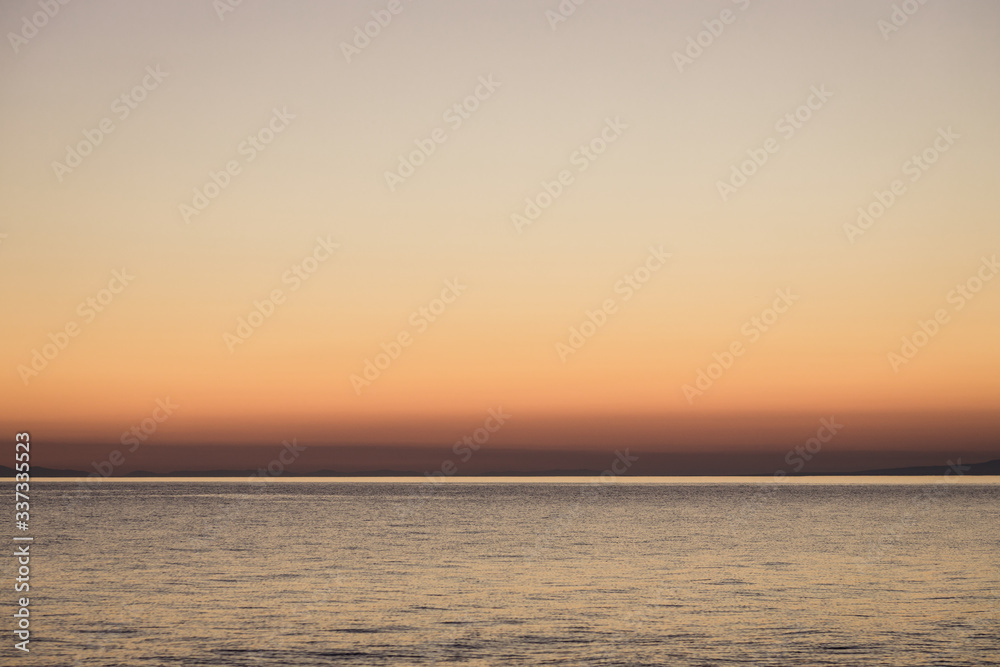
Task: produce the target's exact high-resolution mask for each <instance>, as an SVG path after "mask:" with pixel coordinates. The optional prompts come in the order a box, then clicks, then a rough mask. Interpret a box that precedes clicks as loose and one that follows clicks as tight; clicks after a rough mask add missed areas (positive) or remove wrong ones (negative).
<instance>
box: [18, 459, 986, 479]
mask: <svg viewBox="0 0 1000 667" xmlns="http://www.w3.org/2000/svg"><path fill="white" fill-rule="evenodd" d="M962 468H963V470H962V475H963V476H964V475H1000V459H994V460H992V461H984V462H982V463H971V464H963V465H962ZM965 468H968V469H965ZM949 469H950V467H949V466H947V465H945V466H912V467H909V468H886V469H882V470H863V471H859V472H824V473H802V474H799V475H794V474H792V475H789V476H790V477H821V476H845V475H863V476H867V475H889V476H895V475H900V476H902V475H917V476H921V475H927V476H933V475H944V474H945V473H946V472H947V471H948V470H949ZM14 472H15V471H14V469H13V468H9V467H7V466H0V479H3V478H12V477H14ZM256 474H257V471H256V470H179V471H175V472H167V473H162V472H149V471H145V470H136V471H134V472H130V473H128V474H126V475H114V477H115V478H130V477H163V478H170V477H246V478H248V477H251V476H254V475H256ZM600 474H601V473H600V471H597V470H544V471H529V472H521V471H516V470H510V471H504V472H495V473H488V474H482V475H474V476H475V477H570V476H582V477H592V476H597V475H600ZM956 474H957V473H955V472H952V473H951V474H950V476H954V475H956ZM90 475H91V473H90V472H81V471H79V470H61V469H58V468H42V467H32V469H31V476H32V477H33V478H38V477H65V478H80V477H89V476H90ZM426 476H427V475H426V474H425V473H422V472H416V471H412V470H366V471H363V472H340V471H336V470H317V471H315V472H309V473H293V472H285V473H283V474H282V475H281V476H280V477H426ZM679 476H681V477H710V476H711V475H710V474H701V475H679ZM738 476H739V477H770V476H771V475H770V473H768V474H746V475H738ZM280 477H276V478H273V479H280Z"/></svg>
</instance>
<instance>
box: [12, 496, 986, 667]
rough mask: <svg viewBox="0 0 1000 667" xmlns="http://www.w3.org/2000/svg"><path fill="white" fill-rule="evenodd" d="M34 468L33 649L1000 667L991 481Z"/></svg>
mask: <svg viewBox="0 0 1000 667" xmlns="http://www.w3.org/2000/svg"><path fill="white" fill-rule="evenodd" d="M963 482H968V480H963ZM32 487H33V489H32V490H33V493H32V521H33V530H32V532H33V534H34V535H35V539H36V541H35V543H34V544H33V546H32V556H33V557H32V562H31V565H32V572H31V578H32V579H31V598H32V607H31V609H32V617H31V618H32V622H33V623H32V629H33V630H34V634H33V641H32V643H31V647H32V651H31V653H30V655H28V656H18V657H17V658H16V659H17V660H18V663H17V664H24V665H29V664H30V665H45V666H49V665H59V666H65V665H171V666H174V665H184V666H193V665H226V666H228V665H434V664H442V665H444V664H468V665H680V666H686V665H743V664H747V665H776V666H777V665H899V666H907V667H909V666H913V665H997V664H1000V485H998V484H997V480H996V479H995V478H994V479H992V481H990V480H982V481H981V482H980V483H975V484H969V483H962V484H945V483H943V480H942V479H941V478H935V479H931V478H927V479H923V480H909V481H906V482H902V483H901V482H900V481H899V480H895V483H892V484H884V483H880V482H878V481H877V480H871V479H857V478H855V479H852V480H837V483H836V484H827V483H822V482H820V481H815V482H810V483H794V484H769V485H764V484H761V483H759V482H754V481H749V482H747V481H744V482H739V483H713V482H712V481H706V480H699V481H697V482H691V481H688V482H686V483H662V482H661V483H631V484H620V485H596V484H593V483H591V482H589V480H575V481H563V482H561V483H553V482H551V481H546V482H528V483H513V482H496V481H494V482H492V483H448V484H440V485H431V484H429V483H399V482H346V481H342V480H341V481H336V482H331V481H327V482H323V481H311V482H294V483H282V482H271V483H268V484H266V485H258V486H253V485H250V484H249V483H247V482H245V481H239V482H233V481H225V482H223V481H217V480H216V481H200V482H177V481H171V482H116V483H104V484H100V485H96V486H89V485H82V484H80V483H77V482H59V483H55V482H46V483H38V482H33V483H32ZM5 488H6V487H5ZM7 560H8V561H10V559H9V558H8V559H7ZM6 625H9V623H8V624H6ZM8 641H10V640H9V639H8ZM11 653H12V651H11V649H10V646H8V647H5V649H4V654H5V655H10V654H11ZM5 664H6V663H5Z"/></svg>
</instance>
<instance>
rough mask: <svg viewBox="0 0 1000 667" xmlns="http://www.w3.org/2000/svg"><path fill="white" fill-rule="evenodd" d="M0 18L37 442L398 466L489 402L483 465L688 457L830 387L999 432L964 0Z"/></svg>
mask: <svg viewBox="0 0 1000 667" xmlns="http://www.w3.org/2000/svg"><path fill="white" fill-rule="evenodd" d="M46 12H47V13H46ZM0 26H2V28H3V32H4V34H5V42H6V44H5V45H2V46H0V53H2V55H0V89H2V91H3V94H2V95H0V117H2V118H3V123H2V125H0V151H2V155H3V156H4V158H5V159H3V160H2V161H0V197H2V200H3V202H4V206H3V207H2V208H0V284H2V285H3V289H2V290H0V306H2V312H3V313H4V314H5V316H6V317H5V318H4V323H3V325H2V327H3V340H4V345H3V346H2V348H0V368H2V370H3V372H4V373H5V374H6V380H5V381H4V382H3V383H2V384H0V404H2V405H3V410H2V415H0V424H2V426H3V428H4V429H5V431H7V432H18V431H24V430H28V431H31V432H32V434H33V439H34V440H35V441H36V442H42V443H49V446H48V449H46V448H45V446H44V445H42V446H41V448H40V449H41V451H42V452H43V453H42V454H40V456H42V457H43V458H42V460H43V461H44V462H45V463H47V464H50V465H53V466H55V467H58V466H59V465H60V464H65V465H69V464H70V463H73V464H74V465H75V464H76V461H77V459H80V460H84V459H87V458H92V457H98V458H100V457H101V456H106V455H107V453H108V452H109V451H111V450H113V448H115V447H119V448H120V447H121V446H122V444H124V443H125V442H126V440H127V434H129V433H134V432H133V431H132V430H131V429H133V428H136V427H138V428H139V429H140V432H141V434H142V438H141V440H140V441H141V444H142V446H143V448H144V449H143V450H139V451H140V453H141V451H144V450H145V449H147V448H151V447H157V448H169V447H172V446H178V445H185V447H180V448H177V449H176V450H170V449H167V450H164V451H166V452H168V454H167V455H166V456H167V458H166V459H164V460H163V461H161V464H162V466H164V467H165V468H169V467H171V466H180V465H181V464H182V463H183V465H184V466H186V467H187V468H197V467H204V466H209V463H208V462H207V461H199V459H198V454H197V448H194V449H192V446H195V445H199V444H212V445H213V446H214V445H227V446H230V447H231V449H229V450H223V451H227V452H231V453H232V458H231V459H226V456H223V457H222V459H220V460H214V459H213V461H212V465H215V464H220V463H221V464H226V463H227V461H229V462H230V463H231V465H233V466H237V465H242V464H243V463H244V462H245V461H244V459H247V457H249V458H254V457H252V456H249V455H248V454H246V452H248V451H250V450H249V449H247V447H246V446H249V445H254V446H260V447H263V448H264V449H265V450H266V448H267V447H272V448H274V449H275V450H276V451H277V448H279V447H280V446H281V445H280V443H281V442H283V441H285V440H289V441H290V440H292V439H296V442H301V443H306V444H308V445H309V446H310V447H314V448H316V447H322V446H332V445H352V446H353V445H362V446H364V445H368V446H370V449H369V450H367V451H370V452H372V465H375V464H378V466H377V467H378V468H379V469H383V468H391V467H392V465H393V458H392V457H393V456H395V455H394V454H385V452H392V451H396V450H394V449H385V447H389V446H392V447H395V446H397V445H399V446H407V445H421V446H439V445H440V446H443V447H450V446H451V444H452V443H453V442H458V441H460V440H461V439H462V438H463V437H465V436H467V435H469V434H470V433H474V432H475V430H476V429H477V428H480V427H483V428H485V427H486V426H488V425H489V426H490V428H491V429H492V430H489V431H488V438H487V440H486V441H484V443H486V444H484V445H483V446H484V447H487V448H489V447H493V448H506V449H511V450H513V451H514V452H515V453H514V454H511V456H510V457H509V461H507V462H506V463H505V464H504V465H505V466H508V469H509V466H514V467H516V466H517V465H520V463H521V462H524V461H527V460H529V459H530V453H531V452H532V451H536V452H540V451H543V450H544V451H548V450H560V451H576V450H587V451H599V452H605V451H606V452H613V451H614V450H616V449H620V448H622V447H628V446H632V447H633V448H637V449H636V451H638V450H639V449H641V450H642V451H647V452H672V453H677V454H692V455H693V454H698V455H709V458H708V459H706V461H708V463H706V465H707V466H708V467H709V468H711V455H716V454H718V455H720V456H721V455H722V454H723V453H726V452H730V453H732V452H737V453H738V452H743V453H760V452H776V453H777V454H779V455H782V454H784V452H785V450H786V449H788V448H790V447H793V446H795V445H797V444H801V443H804V442H806V441H807V440H808V439H809V438H811V437H813V436H814V435H815V433H816V432H817V429H819V428H821V422H820V420H821V419H829V418H834V419H838V420H840V421H839V423H843V425H844V427H843V429H841V430H838V431H837V432H836V434H835V435H833V436H832V437H831V438H830V442H829V444H828V446H827V451H828V452H832V451H835V450H836V451H840V452H850V451H854V452H861V453H866V454H867V455H871V454H880V453H883V454H884V453H885V452H896V451H898V452H904V453H906V452H908V453H909V454H908V455H907V456H909V455H912V454H913V453H914V452H924V453H925V454H927V455H931V456H930V459H932V460H934V461H939V462H940V463H941V464H944V461H943V460H940V459H942V458H944V457H946V456H950V455H952V454H954V455H956V456H957V455H964V456H965V457H966V459H985V458H989V457H990V456H991V455H995V454H996V453H997V452H998V450H1000V447H998V442H1000V426H998V424H1000V422H998V421H997V416H998V408H1000V373H998V372H997V371H998V368H1000V351H998V349H997V346H996V344H995V341H996V340H997V339H998V335H1000V319H998V313H1000V309H998V306H1000V280H993V278H994V277H995V275H996V274H997V273H998V272H1000V266H998V265H997V258H998V253H1000V226H998V224H997V223H998V219H997V211H998V203H1000V201H998V200H1000V187H998V179H1000V124H998V123H997V117H998V116H997V109H998V107H1000V80H998V79H997V76H996V72H997V71H1000V5H998V4H997V3H995V2H991V1H988V0H957V1H955V2H948V3H934V2H929V3H926V4H919V3H917V2H890V1H888V0H877V1H870V0H864V1H861V0H836V1H834V0H829V1H822V2H820V1H817V2H792V1H791V0H784V1H782V0H739V1H732V0H717V1H712V2H669V3H668V2H648V1H639V0H626V1H621V2H608V1H601V0H589V1H587V2H583V3H582V4H580V5H576V4H575V3H573V2H569V1H564V2H562V3H559V2H557V1H556V0H531V1H529V0H508V1H504V2H501V1H499V0H496V1H494V2H468V1H465V2H458V1H457V0H456V1H450V2H449V1H435V2H432V1H430V0H426V1H421V0H398V1H396V0H392V1H390V0H376V1H364V2H337V3H325V2H297V3H266V2H261V1H259V0H243V1H242V2H240V3H238V4H237V3H235V2H232V1H231V0H217V1H216V2H210V1H209V0H198V1H193V0H192V1H180V2H171V3H154V2H129V3H122V2H112V1H100V0H97V1H93V2H87V3H83V2H69V3H67V4H65V5H63V4H59V3H58V2H51V3H46V2H44V1H43V2H38V0H36V1H35V2H21V1H11V2H5V3H3V4H2V5H0ZM366 31H367V34H366ZM164 405H166V406H169V407H168V408H165V407H163V406H164ZM491 410H494V411H496V410H499V411H502V413H503V414H506V415H509V416H510V417H509V419H503V420H502V421H503V423H502V424H499V425H498V421H497V420H496V419H495V418H494V419H493V421H492V422H490V421H488V420H490V419H491V417H490V414H491V413H490V411H491ZM143 424H145V427H143ZM734 425H736V426H734ZM484 432H485V431H484ZM240 445H242V446H244V447H243V448H241V447H240ZM380 448H381V449H380ZM171 451H176V452H178V454H177V457H176V460H175V461H172V460H170V456H169V452H171ZM254 451H256V450H254ZM331 451H332V450H331ZM518 451H521V452H524V454H523V457H524V458H521V454H518V453H517V452H518ZM80 452H85V453H84V454H80ZM180 452H184V453H183V455H182V454H181V453H180ZM192 452H194V453H192ZM130 454H132V455H133V456H132V462H131V463H130V464H129V465H137V463H136V461H138V460H139V459H137V458H136V457H137V456H138V454H136V453H135V452H130ZM254 456H256V455H254ZM609 456H610V454H609ZM907 456H904V455H900V456H899V457H897V458H896V459H893V460H894V461H897V460H898V461H897V462H899V463H901V464H906V463H909V462H911V459H912V461H915V460H916V458H914V457H913V456H910V458H907ZM74 457H75V458H74ZM241 457H242V458H241ZM126 458H128V457H126ZM779 458H780V457H779ZM818 458H819V459H821V458H822V457H819V456H818ZM890 458H891V457H890ZM925 458H926V457H925ZM993 458H997V457H996V456H993ZM158 460H160V459H158ZM303 460H305V457H303ZM318 460H319V459H317V461H318ZM566 460H567V461H569V458H567V459H566ZM832 460H834V459H832V458H830V459H828V461H832ZM837 460H838V461H843V462H844V463H843V465H848V464H849V460H848V459H837ZM859 460H860V459H859ZM879 460H882V459H879ZM886 460H888V459H886ZM923 460H924V459H921V461H923ZM439 462H440V456H435V455H429V457H428V458H427V461H426V462H425V463H420V462H417V463H413V462H408V463H407V464H406V465H409V466H411V467H412V466H417V467H419V466H421V465H424V466H425V467H427V466H433V465H437V463H439ZM251 463H252V462H251ZM336 463H337V461H336V457H332V458H331V457H329V456H328V457H326V459H324V465H325V466H326V467H328V468H329V467H333V468H335V467H336ZM550 463H552V462H551V461H550V462H548V463H546V465H549V464H550ZM556 463H558V461H556ZM317 465H319V464H318V463H317ZM400 465H402V464H400ZM552 465H555V464H554V463H553V464H552ZM815 465H819V463H816V464H815ZM838 465H839V464H838ZM550 467H551V466H550ZM707 472H711V470H707Z"/></svg>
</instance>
